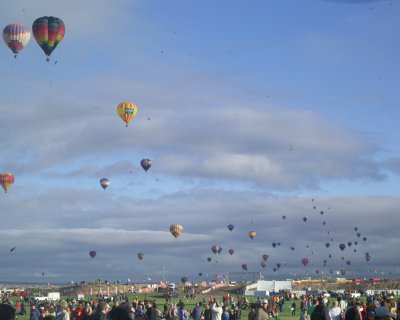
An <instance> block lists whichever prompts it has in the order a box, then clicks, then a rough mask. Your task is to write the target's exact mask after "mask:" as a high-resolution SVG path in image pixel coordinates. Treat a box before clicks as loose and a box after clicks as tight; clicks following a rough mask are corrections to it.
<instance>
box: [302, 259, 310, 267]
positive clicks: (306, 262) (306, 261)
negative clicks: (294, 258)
mask: <svg viewBox="0 0 400 320" xmlns="http://www.w3.org/2000/svg"><path fill="white" fill-rule="evenodd" d="M309 262H310V260H309V259H308V258H303V259H301V263H302V264H303V266H305V267H306V266H307V265H308V263H309Z"/></svg>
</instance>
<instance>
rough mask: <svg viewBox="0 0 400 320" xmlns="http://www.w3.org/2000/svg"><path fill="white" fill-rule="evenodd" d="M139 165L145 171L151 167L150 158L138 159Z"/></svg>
mask: <svg viewBox="0 0 400 320" xmlns="http://www.w3.org/2000/svg"><path fill="white" fill-rule="evenodd" d="M140 165H141V166H142V168H143V170H144V171H146V172H147V170H149V169H150V167H151V160H150V159H142V160H141V161H140Z"/></svg>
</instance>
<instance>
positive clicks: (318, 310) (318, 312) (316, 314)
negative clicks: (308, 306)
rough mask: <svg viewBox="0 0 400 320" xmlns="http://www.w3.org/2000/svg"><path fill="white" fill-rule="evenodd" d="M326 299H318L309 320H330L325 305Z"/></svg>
mask: <svg viewBox="0 0 400 320" xmlns="http://www.w3.org/2000/svg"><path fill="white" fill-rule="evenodd" d="M327 302H328V299H326V298H319V299H318V304H317V305H316V306H315V308H314V310H313V312H312V313H311V320H330V319H331V318H330V316H329V310H328V307H327V305H326V303H327Z"/></svg>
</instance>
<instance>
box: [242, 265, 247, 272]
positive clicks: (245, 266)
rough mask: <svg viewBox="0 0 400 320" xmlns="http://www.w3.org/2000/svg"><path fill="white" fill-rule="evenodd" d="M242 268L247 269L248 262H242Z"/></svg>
mask: <svg viewBox="0 0 400 320" xmlns="http://www.w3.org/2000/svg"><path fill="white" fill-rule="evenodd" d="M242 269H243V270H244V271H247V264H245V263H243V264H242Z"/></svg>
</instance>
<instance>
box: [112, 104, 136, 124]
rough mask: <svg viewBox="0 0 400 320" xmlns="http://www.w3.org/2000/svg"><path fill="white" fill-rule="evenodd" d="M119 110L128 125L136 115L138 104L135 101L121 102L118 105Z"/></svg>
mask: <svg viewBox="0 0 400 320" xmlns="http://www.w3.org/2000/svg"><path fill="white" fill-rule="evenodd" d="M117 112H118V115H119V116H120V118H121V119H122V120H123V121H124V122H125V123H126V126H128V124H129V122H130V121H131V120H132V119H133V118H134V117H135V116H136V113H137V106H136V105H135V104H134V103H133V102H121V103H120V104H119V105H118V107H117Z"/></svg>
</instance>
